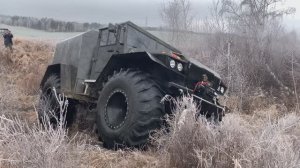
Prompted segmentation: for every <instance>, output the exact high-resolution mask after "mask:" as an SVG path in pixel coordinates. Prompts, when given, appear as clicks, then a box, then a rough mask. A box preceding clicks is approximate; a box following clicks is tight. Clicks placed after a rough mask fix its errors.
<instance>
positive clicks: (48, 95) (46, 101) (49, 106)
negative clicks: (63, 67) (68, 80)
mask: <svg viewBox="0 0 300 168" xmlns="http://www.w3.org/2000/svg"><path fill="white" fill-rule="evenodd" d="M41 91H42V93H41V95H40V98H39V109H38V114H39V116H38V117H39V120H40V121H41V122H42V120H43V119H45V117H49V120H50V122H51V124H54V125H55V124H57V120H56V119H55V117H59V115H58V113H59V103H58V100H57V99H56V96H55V94H56V93H57V94H58V93H60V79H59V77H58V76H56V75H51V76H49V77H48V78H47V80H46V81H45V83H44V85H43V86H42V87H41ZM55 92H56V93H55ZM50 111H52V114H50Z"/></svg>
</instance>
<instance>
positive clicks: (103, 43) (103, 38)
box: [100, 29, 108, 46]
mask: <svg viewBox="0 0 300 168" xmlns="http://www.w3.org/2000/svg"><path fill="white" fill-rule="evenodd" d="M107 40H108V30H107V29H106V30H102V31H101V40H100V46H106V45H107Z"/></svg>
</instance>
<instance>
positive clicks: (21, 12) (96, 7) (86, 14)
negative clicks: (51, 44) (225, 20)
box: [0, 0, 300, 30]
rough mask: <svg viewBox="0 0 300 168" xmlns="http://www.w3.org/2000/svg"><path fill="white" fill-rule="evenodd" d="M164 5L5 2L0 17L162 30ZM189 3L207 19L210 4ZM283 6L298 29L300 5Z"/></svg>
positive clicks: (139, 0) (154, 0)
mask: <svg viewBox="0 0 300 168" xmlns="http://www.w3.org/2000/svg"><path fill="white" fill-rule="evenodd" d="M0 1H2V0H0ZM164 1H167V0H151V1H149V0H126V1H124V0H101V1H98V0H85V1H82V0H51V1H41V0H26V1H24V0H9V1H5V2H2V3H1V4H4V5H1V6H0V14H3V15H11V16H13V15H18V16H30V17H37V18H42V17H48V18H54V19H57V20H64V21H77V22H98V23H102V24H107V23H109V22H113V23H119V22H124V21H128V20H131V21H133V22H135V23H137V24H139V25H141V26H162V25H163V23H162V21H161V16H160V9H161V7H162V3H163V2H164ZM191 3H192V10H193V11H192V13H193V15H194V16H195V18H196V19H203V18H205V17H207V16H208V15H209V8H210V6H211V4H212V0H201V1H199V0H191ZM284 6H289V7H295V8H296V9H297V8H298V10H297V11H296V13H295V14H293V15H291V16H288V17H285V18H284V23H286V24H287V26H288V27H289V28H291V29H296V30H297V29H300V11H299V10H300V1H295V0H287V2H286V4H285V5H284Z"/></svg>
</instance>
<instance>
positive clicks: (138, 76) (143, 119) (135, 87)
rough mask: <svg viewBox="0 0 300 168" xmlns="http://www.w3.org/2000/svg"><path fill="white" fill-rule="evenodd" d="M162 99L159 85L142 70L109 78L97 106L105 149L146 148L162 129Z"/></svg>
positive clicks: (117, 74) (128, 71)
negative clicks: (154, 135) (157, 131)
mask: <svg viewBox="0 0 300 168" xmlns="http://www.w3.org/2000/svg"><path fill="white" fill-rule="evenodd" d="M161 98H162V93H161V91H160V90H159V87H158V86H157V84H156V83H155V82H154V81H153V80H151V79H150V78H149V76H148V75H147V74H145V73H143V72H141V71H137V70H131V69H128V70H125V71H120V72H119V73H116V74H114V75H113V76H112V77H111V78H109V79H108V81H107V82H106V83H105V85H104V87H103V89H102V91H101V93H100V97H99V99H98V103H97V127H98V133H99V136H100V137H101V138H102V140H103V141H104V144H105V146H106V147H108V148H116V147H118V146H119V145H125V146H130V147H140V146H141V145H144V144H145V143H146V142H147V140H148V138H149V134H150V132H151V131H153V130H155V129H158V128H160V126H161V121H162V120H161V118H162V117H163V115H164V113H165V110H164V106H163V104H161V103H160V101H161Z"/></svg>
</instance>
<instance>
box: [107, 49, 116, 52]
mask: <svg viewBox="0 0 300 168" xmlns="http://www.w3.org/2000/svg"><path fill="white" fill-rule="evenodd" d="M114 51H115V50H113V49H110V50H107V52H114Z"/></svg>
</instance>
